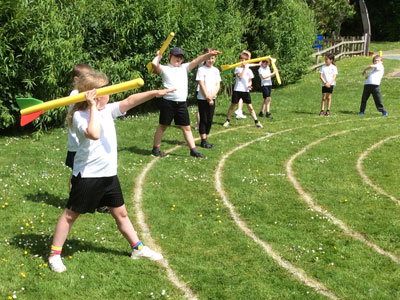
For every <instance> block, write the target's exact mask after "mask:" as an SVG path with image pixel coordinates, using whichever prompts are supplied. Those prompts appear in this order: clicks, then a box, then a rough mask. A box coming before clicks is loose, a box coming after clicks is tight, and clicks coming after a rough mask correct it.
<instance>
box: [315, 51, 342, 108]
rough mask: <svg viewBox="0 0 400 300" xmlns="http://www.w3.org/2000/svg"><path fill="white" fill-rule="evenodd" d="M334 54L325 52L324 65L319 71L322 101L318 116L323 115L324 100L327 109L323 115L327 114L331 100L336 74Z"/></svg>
mask: <svg viewBox="0 0 400 300" xmlns="http://www.w3.org/2000/svg"><path fill="white" fill-rule="evenodd" d="M334 61H335V56H334V55H333V54H327V55H326V56H325V65H324V66H322V68H321V70H320V71H319V72H320V73H321V74H320V79H321V81H322V101H321V111H320V113H319V115H320V116H323V115H324V107H325V102H326V104H327V110H326V113H325V116H329V115H330V114H331V113H330V109H331V101H332V92H333V87H334V86H335V85H336V75H337V74H338V70H337V68H336V65H335V62H334Z"/></svg>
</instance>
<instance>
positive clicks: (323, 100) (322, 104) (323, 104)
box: [321, 93, 326, 110]
mask: <svg viewBox="0 0 400 300" xmlns="http://www.w3.org/2000/svg"><path fill="white" fill-rule="evenodd" d="M325 95H326V94H325V93H324V94H322V100H321V110H324V109H325Z"/></svg>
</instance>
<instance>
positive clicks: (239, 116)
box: [236, 111, 246, 119]
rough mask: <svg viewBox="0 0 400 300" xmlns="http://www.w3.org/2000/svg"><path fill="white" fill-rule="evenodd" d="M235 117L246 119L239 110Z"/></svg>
mask: <svg viewBox="0 0 400 300" xmlns="http://www.w3.org/2000/svg"><path fill="white" fill-rule="evenodd" d="M236 119H246V116H245V115H244V114H243V112H242V111H240V113H238V114H236Z"/></svg>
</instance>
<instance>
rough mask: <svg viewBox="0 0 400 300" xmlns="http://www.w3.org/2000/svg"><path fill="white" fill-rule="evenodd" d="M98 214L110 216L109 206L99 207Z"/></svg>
mask: <svg viewBox="0 0 400 300" xmlns="http://www.w3.org/2000/svg"><path fill="white" fill-rule="evenodd" d="M96 210H97V212H99V213H102V214H109V213H110V210H109V209H108V207H107V206H102V207H98V208H97V209H96Z"/></svg>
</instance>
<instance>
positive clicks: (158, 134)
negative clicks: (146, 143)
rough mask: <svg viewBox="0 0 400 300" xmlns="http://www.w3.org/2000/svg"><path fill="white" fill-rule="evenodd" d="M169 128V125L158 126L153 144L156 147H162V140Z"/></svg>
mask: <svg viewBox="0 0 400 300" xmlns="http://www.w3.org/2000/svg"><path fill="white" fill-rule="evenodd" d="M167 128H168V126H167V125H162V124H158V127H157V129H156V132H155V133H154V142H153V146H154V147H158V148H159V147H160V146H161V140H162V137H163V135H164V132H165V130H166V129H167Z"/></svg>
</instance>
